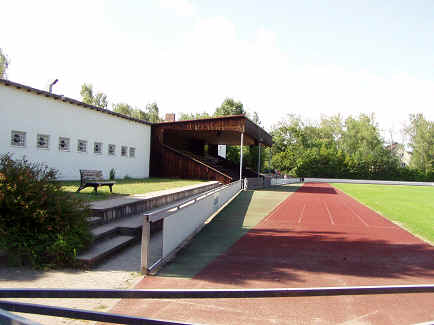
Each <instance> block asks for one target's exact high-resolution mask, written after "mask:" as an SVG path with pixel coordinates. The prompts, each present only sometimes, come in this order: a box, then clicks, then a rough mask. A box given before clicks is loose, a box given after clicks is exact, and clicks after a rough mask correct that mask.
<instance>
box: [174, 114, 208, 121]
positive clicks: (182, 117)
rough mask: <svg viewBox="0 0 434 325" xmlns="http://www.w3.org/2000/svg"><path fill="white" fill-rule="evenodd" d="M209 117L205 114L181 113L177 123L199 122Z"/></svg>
mask: <svg viewBox="0 0 434 325" xmlns="http://www.w3.org/2000/svg"><path fill="white" fill-rule="evenodd" d="M209 117H211V115H210V114H209V113H207V112H202V113H181V114H180V116H179V119H178V120H179V121H186V120H199V119H202V118H209Z"/></svg>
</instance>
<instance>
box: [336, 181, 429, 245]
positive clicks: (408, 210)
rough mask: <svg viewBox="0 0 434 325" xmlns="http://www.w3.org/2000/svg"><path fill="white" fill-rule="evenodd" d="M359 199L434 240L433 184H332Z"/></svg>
mask: <svg viewBox="0 0 434 325" xmlns="http://www.w3.org/2000/svg"><path fill="white" fill-rule="evenodd" d="M332 185H333V186H335V187H336V188H338V189H340V190H342V191H343V192H345V193H347V194H348V195H350V196H352V197H353V198H355V199H356V200H358V201H359V202H361V203H363V204H365V205H367V206H368V207H370V208H371V209H373V210H375V211H377V212H379V213H380V214H381V215H383V216H385V217H387V218H388V219H389V220H392V221H394V222H397V223H399V224H400V225H402V226H403V227H405V228H406V229H407V230H409V231H410V232H411V233H413V234H415V235H418V236H420V237H422V238H424V239H426V240H428V241H429V242H431V244H433V243H434V187H430V186H400V185H368V184H342V183H339V184H337V183H334V184H332Z"/></svg>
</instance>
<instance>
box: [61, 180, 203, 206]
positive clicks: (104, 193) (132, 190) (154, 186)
mask: <svg viewBox="0 0 434 325" xmlns="http://www.w3.org/2000/svg"><path fill="white" fill-rule="evenodd" d="M201 182H205V181H201V180H187V179H172V178H145V179H118V180H116V184H115V185H114V186H113V193H110V189H109V187H108V186H103V187H99V188H98V193H97V194H95V193H94V191H93V187H87V188H85V189H84V190H81V191H80V193H75V192H76V191H77V189H78V187H79V185H80V181H63V182H60V183H61V184H62V187H63V190H64V191H66V192H71V194H72V195H74V196H76V197H79V198H81V199H84V200H87V201H97V200H105V199H110V198H112V197H117V196H122V195H131V194H144V193H148V192H155V191H162V190H167V189H170V188H175V187H182V186H187V185H193V184H199V183H201Z"/></svg>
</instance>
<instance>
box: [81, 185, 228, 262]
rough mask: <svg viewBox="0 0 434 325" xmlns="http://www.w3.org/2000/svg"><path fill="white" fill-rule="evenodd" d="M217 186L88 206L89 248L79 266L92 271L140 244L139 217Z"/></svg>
mask: <svg viewBox="0 0 434 325" xmlns="http://www.w3.org/2000/svg"><path fill="white" fill-rule="evenodd" d="M219 186H221V184H220V183H219V182H215V181H212V182H206V183H201V184H198V185H191V186H185V187H181V188H175V189H171V190H164V191H158V192H152V193H149V194H146V195H135V196H126V197H121V198H116V199H111V200H103V201H96V202H93V203H92V204H91V212H92V216H91V217H90V218H89V220H88V221H89V224H90V227H91V233H92V236H93V239H94V241H93V244H92V246H91V247H90V248H89V249H88V250H87V251H84V252H82V253H81V254H79V255H78V256H77V261H78V262H79V264H81V265H82V266H86V267H92V266H95V265H97V264H99V263H101V262H102V261H103V260H105V259H106V258H108V257H109V256H112V255H113V254H115V253H117V252H120V251H121V250H123V249H124V248H125V247H127V246H129V245H131V244H133V243H137V242H139V241H140V240H141V234H142V225H143V214H144V212H150V211H152V210H153V209H157V208H159V207H162V206H164V205H167V204H170V203H176V202H177V201H182V200H185V199H186V198H188V197H190V196H193V195H196V194H200V193H203V192H206V191H209V190H212V189H214V188H217V187H219Z"/></svg>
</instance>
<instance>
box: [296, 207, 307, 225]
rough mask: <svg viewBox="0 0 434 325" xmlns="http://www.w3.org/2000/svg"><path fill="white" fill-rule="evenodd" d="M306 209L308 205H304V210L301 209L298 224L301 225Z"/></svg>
mask: <svg viewBox="0 0 434 325" xmlns="http://www.w3.org/2000/svg"><path fill="white" fill-rule="evenodd" d="M305 208H306V203H305V204H304V205H303V209H301V213H300V218H298V223H301V220H302V219H303V213H304V209H305Z"/></svg>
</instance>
